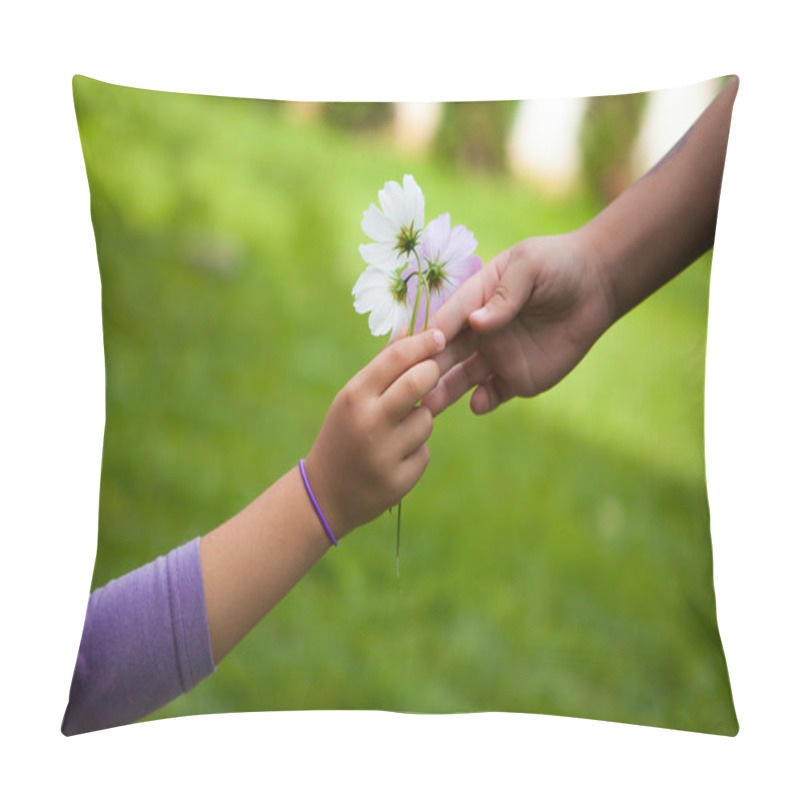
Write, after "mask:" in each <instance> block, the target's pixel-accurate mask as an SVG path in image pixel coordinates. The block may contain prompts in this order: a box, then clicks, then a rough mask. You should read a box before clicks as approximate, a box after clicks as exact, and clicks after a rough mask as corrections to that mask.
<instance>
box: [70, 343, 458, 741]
mask: <svg viewBox="0 0 800 800" xmlns="http://www.w3.org/2000/svg"><path fill="white" fill-rule="evenodd" d="M443 347H444V337H443V336H442V334H441V332H439V331H435V330H428V331H427V332H425V333H422V334H419V335H417V336H413V337H409V338H405V339H402V340H400V341H397V342H395V343H393V344H391V345H390V346H389V347H387V348H385V349H384V350H383V351H381V352H380V353H379V354H378V355H377V356H376V357H375V358H374V359H373V361H372V362H370V364H368V365H367V366H366V367H365V368H364V369H363V370H362V371H361V372H359V373H358V374H357V375H356V376H355V377H354V378H353V379H352V380H351V381H350V382H349V383H348V384H347V385H346V386H345V387H344V388H343V389H342V391H341V392H339V394H338V395H337V396H336V398H335V400H334V401H333V403H332V405H331V407H330V409H329V411H328V414H327V416H326V417H325V421H324V422H323V425H322V429H321V430H320V433H319V435H318V436H317V439H316V441H315V442H314V445H313V447H312V448H311V452H310V453H309V455H308V458H307V459H306V472H307V476H308V479H309V483H310V484H311V487H312V489H313V490H314V493H315V496H316V498H317V501H318V503H319V505H320V507H321V509H322V512H323V514H324V515H325V517H326V519H327V521H328V523H329V525H330V526H331V528H332V530H333V532H334V534H335V535H336V537H337V538H338V539H341V538H342V537H344V536H345V535H346V534H347V533H349V532H350V531H351V530H353V529H354V528H356V527H358V526H359V525H362V524H364V523H366V522H368V521H369V520H371V519H374V518H375V517H377V516H378V515H379V514H381V513H382V512H383V511H385V510H386V509H387V508H390V507H391V506H393V505H396V504H397V502H398V501H399V500H400V499H401V498H402V497H403V496H404V495H405V494H407V493H408V492H409V491H410V490H411V488H412V487H413V486H414V484H415V483H416V482H417V481H418V480H419V478H420V477H421V476H422V473H423V472H424V470H425V468H426V466H427V464H428V459H429V452H428V448H427V445H426V444H425V442H426V440H427V439H428V437H429V436H430V434H431V431H432V428H433V419H432V415H431V413H430V411H429V410H428V409H426V408H424V407H420V406H418V402H419V400H420V399H421V398H422V397H423V396H424V395H425V394H426V393H427V392H429V391H430V390H431V389H432V388H433V387H434V386H435V385H436V382H437V380H438V379H439V369H438V366H437V365H436V363H435V361H433V360H432V357H433V356H434V355H435V354H437V353H438V352H440V351H441V349H442V348H443ZM330 546H331V542H330V540H329V539H328V537H327V534H326V533H325V531H324V528H323V527H322V524H321V522H320V520H319V518H318V517H317V515H316V512H315V511H314V508H313V506H312V504H311V501H310V500H309V497H308V495H307V493H306V489H305V486H304V484H303V482H302V478H301V477H300V473H299V470H298V468H297V467H295V468H294V469H292V470H290V471H289V472H287V473H286V474H285V475H284V476H283V477H282V478H280V479H279V480H278V481H277V482H276V483H274V484H273V485H272V486H270V487H269V488H268V489H267V490H266V491H265V492H264V493H263V494H262V495H260V496H259V497H258V498H256V499H255V500H254V501H253V502H252V503H251V504H250V505H248V506H247V507H246V508H245V509H244V510H242V511H241V512H239V513H238V514H237V515H236V516H234V517H233V518H232V519H230V520H228V521H227V522H225V523H224V524H223V525H221V526H220V527H218V528H216V529H215V530H213V531H211V532H210V533H208V534H206V535H205V536H204V537H202V539H199V540H198V539H195V540H193V541H192V542H189V543H187V544H185V545H183V546H181V547H179V548H177V549H176V550H173V551H172V552H170V553H169V554H168V555H167V556H164V557H161V558H158V559H156V561H154V562H152V563H150V564H147V565H145V566H144V567H140V568H139V569H137V570H134V571H133V572H130V573H128V574H127V575H124V576H123V577H122V578H119V579H117V580H114V581H111V582H110V583H109V584H107V585H106V586H104V587H102V588H101V589H97V590H96V591H95V592H93V593H92V595H91V597H90V598H89V607H88V609H87V614H86V621H85V623H84V629H83V635H82V638H81V644H80V650H79V653H78V659H77V663H76V666H75V672H74V674H73V678H72V685H71V688H70V699H69V704H68V706H67V710H66V713H65V715H64V722H63V724H62V728H61V729H62V732H63V733H64V734H65V735H72V734H76V733H84V732H87V731H92V730H99V729H102V728H110V727H113V726H116V725H124V724H127V723H130V722H134V721H135V720H137V719H140V718H141V717H143V716H145V715H146V714H148V713H150V712H152V711H154V710H155V709H157V708H159V707H160V706H162V705H164V704H165V703H167V702H169V701H170V700H173V699H174V698H175V697H177V696H178V695H179V694H181V693H183V692H186V691H188V690H189V689H191V688H192V687H193V686H194V685H196V684H197V683H198V682H199V681H200V680H202V679H203V678H205V677H206V676H207V675H209V674H210V673H211V672H213V671H214V669H215V664H218V663H219V662H220V661H221V659H222V658H223V657H224V656H225V655H226V654H227V653H228V652H230V650H231V649H232V648H233V647H234V646H235V645H236V644H237V643H238V642H239V641H240V640H241V639H242V638H243V637H244V636H245V635H246V634H247V633H248V631H249V630H250V629H251V628H252V627H253V626H254V625H255V624H256V623H257V622H258V621H259V620H260V619H261V618H262V617H263V616H264V615H265V614H266V613H267V612H269V611H270V610H271V609H272V608H273V607H274V606H275V605H276V604H277V603H278V602H279V601H280V599H281V598H282V597H284V595H286V594H287V592H289V590H290V589H291V588H292V587H293V586H294V585H295V584H296V583H297V582H298V581H299V580H300V579H301V578H302V576H303V575H304V574H305V573H306V572H307V571H308V570H309V569H310V568H311V566H312V565H313V564H314V563H316V561H318V560H319V558H321V557H322V555H323V554H324V553H325V552H326V551H327V549H328V548H329V547H330Z"/></svg>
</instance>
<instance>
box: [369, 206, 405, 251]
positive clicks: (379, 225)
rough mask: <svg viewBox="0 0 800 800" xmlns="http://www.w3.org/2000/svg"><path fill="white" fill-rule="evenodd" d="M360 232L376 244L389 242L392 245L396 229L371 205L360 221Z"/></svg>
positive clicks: (395, 226)
mask: <svg viewBox="0 0 800 800" xmlns="http://www.w3.org/2000/svg"><path fill="white" fill-rule="evenodd" d="M361 230H363V231H364V233H366V234H367V236H369V238H370V239H374V240H375V241H377V242H391V243H392V245H394V242H395V239H396V237H397V233H398V227H397V225H395V224H394V223H393V222H392V221H391V220H390V219H388V218H387V217H386V216H385V215H384V214H382V213H381V212H380V211H379V210H378V207H377V206H376V205H375V204H374V203H372V204H370V207H369V208H368V209H367V210H366V211H365V212H364V217H363V218H362V220H361Z"/></svg>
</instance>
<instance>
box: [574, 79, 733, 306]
mask: <svg viewBox="0 0 800 800" xmlns="http://www.w3.org/2000/svg"><path fill="white" fill-rule="evenodd" d="M738 86H739V79H738V78H737V77H736V76H733V77H732V78H730V79H729V80H728V82H727V83H726V84H725V86H724V87H723V89H722V90H721V91H720V93H719V94H718V95H717V97H716V98H715V99H714V101H713V102H712V103H711V105H710V106H709V107H708V108H707V109H706V110H705V111H704V112H703V114H702V115H701V116H700V117H699V119H698V120H697V122H696V123H695V124H694V125H693V126H692V128H690V129H689V131H687V133H686V134H685V135H684V137H683V138H682V139H681V140H680V141H679V142H678V143H677V144H676V145H675V146H674V147H673V148H672V150H670V152H669V153H667V155H666V156H665V157H664V158H663V159H662V160H661V161H660V162H659V163H658V164H656V166H655V167H653V169H651V170H650V171H649V172H648V173H647V174H646V175H644V176H643V177H642V178H641V179H640V180H639V181H637V182H636V183H635V184H634V185H633V186H631V187H630V188H629V189H628V190H627V191H625V192H624V193H623V194H622V195H620V196H619V197H618V198H617V199H616V200H615V201H614V202H612V203H611V204H610V205H609V206H608V207H607V208H606V209H604V210H603V211H602V212H601V213H600V214H598V215H597V216H596V217H595V218H594V219H593V220H591V221H590V222H589V223H588V224H587V225H586V226H585V227H584V228H582V229H581V230H580V231H578V232H577V233H578V235H579V236H580V237H581V238H582V239H583V241H584V243H585V246H586V247H587V250H588V252H590V253H592V254H593V256H594V258H595V259H596V263H597V266H598V269H599V271H600V273H601V274H602V275H604V277H605V279H606V282H607V287H608V290H609V300H610V303H611V305H612V313H613V318H614V319H619V317H621V316H623V315H624V314H625V313H627V312H628V311H629V310H630V309H631V308H633V307H634V306H635V305H637V304H638V303H639V302H641V301H642V300H644V299H645V298H646V297H648V296H649V295H650V294H652V293H653V292H654V291H655V290H656V289H658V288H659V287H660V286H662V285H663V284H664V283H666V282H667V281H669V280H670V279H671V278H673V277H674V276H675V275H677V274H678V273H679V272H680V271H681V270H683V269H684V268H685V267H687V266H688V265H689V264H691V263H692V262H693V261H694V260H695V259H696V258H698V257H699V256H700V255H702V254H703V253H704V252H705V251H706V250H708V249H709V248H710V247H711V246H712V245H713V243H714V231H715V226H716V219H717V209H718V205H719V194H720V187H721V184H722V172H723V167H724V164H725V151H726V149H727V142H728V132H729V130H730V123H731V113H732V110H733V101H734V99H735V97H736V92H737V89H738Z"/></svg>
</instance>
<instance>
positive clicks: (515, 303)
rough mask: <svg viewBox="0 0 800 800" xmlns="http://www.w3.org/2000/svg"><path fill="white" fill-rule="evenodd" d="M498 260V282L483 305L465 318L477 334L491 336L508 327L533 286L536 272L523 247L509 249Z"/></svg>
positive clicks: (526, 299)
mask: <svg viewBox="0 0 800 800" xmlns="http://www.w3.org/2000/svg"><path fill="white" fill-rule="evenodd" d="M502 255H504V256H505V259H504V260H498V263H497V269H498V273H499V276H500V278H499V281H498V283H497V286H496V288H495V289H494V291H493V292H492V294H491V296H490V297H489V298H488V299H487V301H486V302H485V304H484V305H483V306H482V307H481V308H478V309H477V310H475V311H473V312H472V313H471V314H470V316H469V324H470V325H471V326H472V327H473V328H474V329H475V330H476V331H477V332H478V333H480V334H488V333H494V332H495V331H497V330H499V329H500V328H502V327H504V326H505V325H508V323H509V322H511V320H513V319H514V318H515V317H516V316H517V314H518V313H519V311H520V309H521V308H522V306H523V305H525V303H526V302H527V301H528V299H529V298H530V296H531V293H532V291H533V287H534V284H535V283H536V276H537V270H536V269H535V265H534V266H533V268H532V264H531V260H530V254H529V253H528V251H527V250H526V249H525V248H523V247H519V246H517V247H512V248H511V250H507V251H506V252H505V253H504V254H502Z"/></svg>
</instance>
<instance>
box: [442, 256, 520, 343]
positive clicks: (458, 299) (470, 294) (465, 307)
mask: <svg viewBox="0 0 800 800" xmlns="http://www.w3.org/2000/svg"><path fill="white" fill-rule="evenodd" d="M505 258H507V256H506V254H505V253H501V254H500V255H498V256H495V257H494V258H493V259H492V260H491V261H488V262H487V263H486V264H484V266H483V267H482V268H481V270H480V272H477V273H476V274H475V275H473V276H472V277H471V278H469V280H467V281H465V282H464V283H463V284H461V286H459V287H458V289H456V291H455V292H453V294H452V295H451V296H450V297H449V298H448V300H447V302H446V303H445V304H444V305H443V306H442V307H441V308H440V309H439V310H438V311H437V312H436V313H435V314H434V315H433V317H432V318H431V323H430V324H431V326H432V327H434V328H438V329H439V330H440V331H442V333H444V335H445V337H446V338H447V341H450V340H451V339H452V338H454V337H455V335H456V334H457V333H458V332H459V331H460V330H461V329H462V328H464V327H465V326H466V325H467V320H468V319H469V316H470V314H471V313H472V312H473V311H476V310H477V309H479V308H481V307H482V306H483V305H484V304H485V303H486V302H487V301H488V300H489V298H490V297H491V296H492V294H493V292H494V290H495V287H496V286H497V283H498V281H499V275H498V270H497V267H498V264H502V263H503V262H504V260H505Z"/></svg>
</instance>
